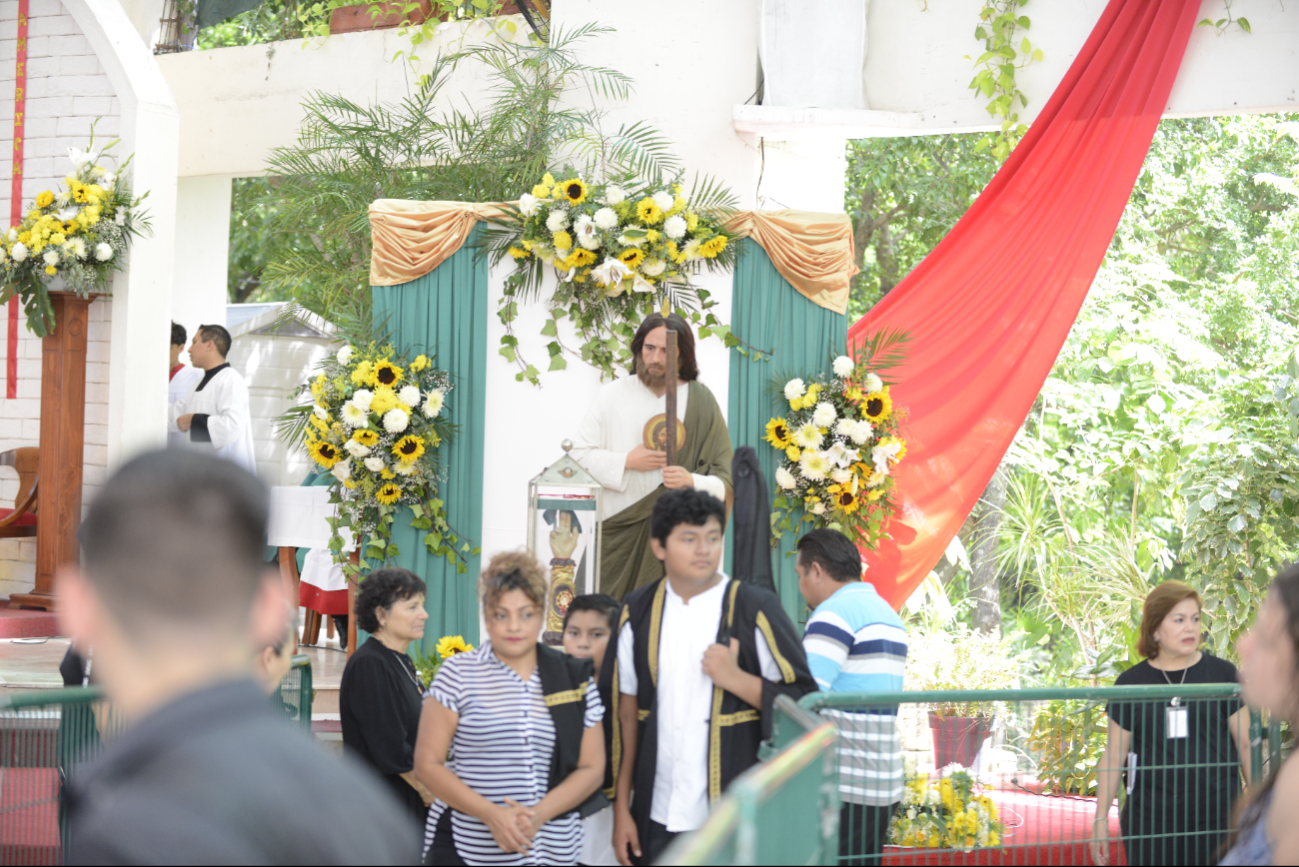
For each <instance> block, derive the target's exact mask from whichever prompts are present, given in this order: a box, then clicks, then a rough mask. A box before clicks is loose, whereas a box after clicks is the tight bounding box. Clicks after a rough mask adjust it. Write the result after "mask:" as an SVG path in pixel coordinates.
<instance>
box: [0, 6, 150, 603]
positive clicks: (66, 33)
mask: <svg viewBox="0 0 1299 867" xmlns="http://www.w3.org/2000/svg"><path fill="white" fill-rule="evenodd" d="M27 34H28V43H27V116H26V118H25V123H26V132H25V140H24V145H23V150H24V154H23V205H24V206H27V205H29V204H30V203H31V202H32V200H33V199H35V198H36V194H37V193H39V192H40V191H41V190H46V189H53V188H54V186H55V185H56V184H59V183H61V182H62V180H63V176H64V175H66V174H67V173H68V171H69V170H70V169H71V163H70V162H69V161H68V148H71V147H75V148H85V146H86V142H87V138H88V136H89V133H90V125H91V123H92V122H93V121H94V120H95V119H96V118H100V120H99V121H98V123H96V124H95V138H96V141H97V142H98V143H99V144H101V145H102V144H107V143H108V142H110V141H112V140H113V139H115V138H117V136H118V135H119V134H120V131H121V125H120V115H121V107H120V105H119V103H118V100H117V98H116V96H115V95H114V92H113V87H112V84H111V83H110V82H109V80H108V76H107V75H106V74H105V73H104V69H103V67H102V66H101V65H100V63H99V61H98V59H97V58H96V57H95V54H94V52H93V51H92V50H91V48H90V44H89V42H87V40H86V38H85V36H83V35H82V33H81V30H80V28H79V27H78V26H77V23H76V21H74V20H73V18H72V16H71V15H69V14H68V11H67V10H66V9H65V8H64V7H63V4H62V3H61V2H60V0H30V7H29V18H28V25H27ZM17 35H18V2H17V0H0V223H3V225H4V226H5V227H7V226H8V225H9V215H10V190H11V187H12V178H13V167H12V164H11V163H12V154H13V124H14V79H15V71H16V70H15V65H16V60H17V56H18V42H17ZM121 156H123V157H125V156H126V155H125V154H121ZM7 314H8V311H7V309H3V310H0V322H4V321H5V319H4V317H7ZM111 316H112V303H111V302H110V301H108V300H106V299H100V300H98V301H96V302H95V303H94V304H92V305H91V307H90V334H89V346H88V348H87V358H86V446H85V470H84V480H85V485H84V488H83V493H82V501H83V503H85V502H88V501H89V500H90V498H91V497H92V496H94V493H95V491H96V490H98V487H99V485H101V484H103V481H104V475H105V472H106V470H105V467H106V464H107V450H108V360H109V354H108V339H109V331H110V321H111ZM7 333H8V329H7V328H6V327H0V381H3V376H4V367H3V365H4V359H5V358H7V354H6V353H7V351H8V347H7V346H6V335H7ZM40 379H41V342H40V340H38V339H37V338H35V337H33V336H32V335H31V334H30V333H29V332H28V331H27V330H26V327H25V325H24V324H20V326H19V336H18V397H17V398H16V399H13V400H7V399H5V398H4V397H3V395H4V393H5V392H4V390H3V389H0V451H5V450H7V449H12V448H17V447H19V446H34V445H38V444H39V443H38V439H39V437H40V396H41V382H40ZM17 490H18V480H17V478H16V477H15V476H14V475H13V473H12V472H11V471H9V470H0V506H9V505H11V504H12V502H13V499H14V496H15V494H16V493H17ZM35 560H36V543H35V540H34V539H22V540H18V539H6V540H0V599H4V598H7V597H8V595H9V594H10V593H16V592H22V591H24V590H27V589H30V588H31V586H32V582H33V581H34V580H35Z"/></svg>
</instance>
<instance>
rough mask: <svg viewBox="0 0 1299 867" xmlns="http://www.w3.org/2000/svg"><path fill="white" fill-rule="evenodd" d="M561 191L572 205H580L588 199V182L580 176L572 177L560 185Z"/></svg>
mask: <svg viewBox="0 0 1299 867" xmlns="http://www.w3.org/2000/svg"><path fill="white" fill-rule="evenodd" d="M559 191H560V193H561V194H562V195H563V197H564V198H565V199H567V200H568V203H569V204H570V205H574V206H576V205H580V204H582V203H583V202H585V201H586V182H585V181H583V180H581V179H580V178H570V179H569V180H567V181H564V182H562V183H561V184H560V185H559Z"/></svg>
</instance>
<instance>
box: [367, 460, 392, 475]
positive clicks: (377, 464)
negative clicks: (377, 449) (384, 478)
mask: <svg viewBox="0 0 1299 867" xmlns="http://www.w3.org/2000/svg"><path fill="white" fill-rule="evenodd" d="M385 466H387V465H386V464H385V463H384V462H383V458H380V457H368V458H366V459H365V468H366V469H367V470H369V471H370V472H372V473H377V472H379V471H380V470H382V469H383V468H384V467H385Z"/></svg>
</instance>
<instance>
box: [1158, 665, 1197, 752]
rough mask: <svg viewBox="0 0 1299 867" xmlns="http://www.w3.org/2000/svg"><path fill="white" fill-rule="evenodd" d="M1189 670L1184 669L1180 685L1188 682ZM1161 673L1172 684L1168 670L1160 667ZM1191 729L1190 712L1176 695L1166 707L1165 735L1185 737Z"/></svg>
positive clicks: (1168, 736)
mask: <svg viewBox="0 0 1299 867" xmlns="http://www.w3.org/2000/svg"><path fill="white" fill-rule="evenodd" d="M1187 671H1188V669H1186V668H1183V669H1182V679H1181V680H1179V681H1178V682H1177V685H1178V686H1181V685H1182V684H1184V683H1186V672H1187ZM1160 673H1161V674H1163V676H1164V680H1166V681H1168V685H1169V686H1172V685H1173V679H1172V678H1170V677H1169V676H1168V672H1166V671H1164V670H1163V669H1160ZM1190 729H1191V724H1190V719H1189V714H1188V713H1187V707H1186V705H1184V704H1182V700H1181V699H1180V698H1177V697H1176V696H1174V697H1173V700H1172V701H1171V702H1169V704H1168V707H1166V708H1164V737H1166V738H1168V739H1169V740H1172V739H1173V738H1185V737H1187V736H1188V735H1189V734H1190Z"/></svg>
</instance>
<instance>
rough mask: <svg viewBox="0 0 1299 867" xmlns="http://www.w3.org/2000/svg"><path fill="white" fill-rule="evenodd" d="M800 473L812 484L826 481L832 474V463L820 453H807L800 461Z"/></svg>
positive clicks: (804, 453)
mask: <svg viewBox="0 0 1299 867" xmlns="http://www.w3.org/2000/svg"><path fill="white" fill-rule="evenodd" d="M798 473H799V475H801V476H802V477H803V478H805V479H807V480H808V481H810V482H822V481H825V477H826V476H828V475H829V474H830V462H829V461H827V460H826V459H825V455H823V454H821V453H820V452H814V451H810V450H809V451H805V452H803V456H802V457H800V458H799V459H798Z"/></svg>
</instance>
